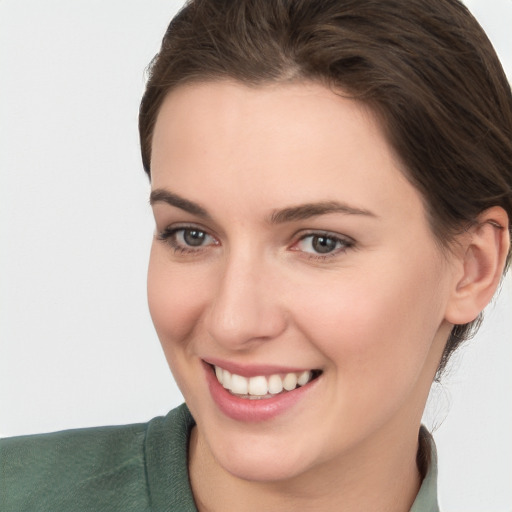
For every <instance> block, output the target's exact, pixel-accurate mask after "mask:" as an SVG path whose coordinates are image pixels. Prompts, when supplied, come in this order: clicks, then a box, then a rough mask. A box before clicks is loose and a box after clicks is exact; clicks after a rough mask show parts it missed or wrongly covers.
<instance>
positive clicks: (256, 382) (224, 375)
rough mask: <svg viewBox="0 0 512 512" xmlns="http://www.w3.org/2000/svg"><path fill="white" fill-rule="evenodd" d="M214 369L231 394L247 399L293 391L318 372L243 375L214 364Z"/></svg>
mask: <svg viewBox="0 0 512 512" xmlns="http://www.w3.org/2000/svg"><path fill="white" fill-rule="evenodd" d="M214 369H215V375H216V377H217V380H218V381H219V384H221V385H222V386H223V387H224V388H225V389H226V390H227V391H229V392H230V393H231V394H232V395H235V396H238V397H240V398H245V399H249V400H259V399H268V398H272V397H273V396H275V395H278V394H281V393H286V392H288V391H293V390H294V389H296V388H297V387H301V386H305V385H306V384H307V383H308V382H310V381H311V380H313V378H315V377H316V376H318V374H319V371H318V370H304V371H302V372H290V373H286V374H279V373H276V374H272V375H267V376H265V375H256V376H254V377H243V376H242V375H237V374H236V373H231V372H229V371H228V370H226V369H224V368H221V367H220V366H214Z"/></svg>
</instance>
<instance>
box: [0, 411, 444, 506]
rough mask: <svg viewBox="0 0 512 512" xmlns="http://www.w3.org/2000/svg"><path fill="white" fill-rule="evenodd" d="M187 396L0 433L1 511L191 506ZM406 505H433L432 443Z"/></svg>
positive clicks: (434, 465) (433, 472) (189, 428)
mask: <svg viewBox="0 0 512 512" xmlns="http://www.w3.org/2000/svg"><path fill="white" fill-rule="evenodd" d="M193 425H194V420H193V418H192V416H191V415H190V412H189V411H188V409H187V407H186V405H185V404H183V405H181V406H180V407H177V408H176V409H174V410H172V411H171V412H170V413H169V414H168V415H167V416H165V417H158V418H154V419H152V420H151V421H150V422H148V423H140V424H135V425H125V426H119V427H99V428H88V429H78V430H68V431H64V432H56V433H54V434H41V435H33V436H21V437H13V438H7V439H3V440H1V442H0V464H1V472H0V511H1V512H24V511H26V512H29V511H30V512H42V511H48V512H50V511H51V512H61V511H62V512H70V511H76V512H85V511H91V512H92V511H94V512H114V511H115V512H118V511H119V512H121V511H122V512H132V511H133V512H135V511H137V512H143V511H155V512H165V511H173V512H176V511H178V512H197V510H196V507H195V504H194V498H193V496H192V491H191V489H190V483H189V479H188V469H187V447H188V439H189V436H190V431H191V429H192V427H193ZM432 448H433V457H432V461H431V464H430V468H429V471H428V473H427V475H426V477H425V479H424V481H423V485H422V486H421V489H420V491H419V493H418V496H417V498H416V501H415V502H414V505H413V507H412V509H411V512H438V510H439V508H438V506H437V495H436V476H437V466H436V464H437V463H436V459H435V448H434V447H432Z"/></svg>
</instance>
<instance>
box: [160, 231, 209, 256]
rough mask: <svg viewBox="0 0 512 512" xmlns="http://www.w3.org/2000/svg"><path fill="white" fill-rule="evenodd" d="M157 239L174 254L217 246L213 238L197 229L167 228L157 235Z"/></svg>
mask: <svg viewBox="0 0 512 512" xmlns="http://www.w3.org/2000/svg"><path fill="white" fill-rule="evenodd" d="M158 239H159V240H162V241H164V242H166V243H167V244H169V245H170V246H171V247H172V248H173V249H174V250H175V251H176V252H185V253H186V252H197V251H198V250H200V249H202V248H205V247H207V246H210V245H218V242H217V241H216V240H215V238H214V237H213V236H211V235H209V234H208V233H207V232H206V231H204V230H202V229H199V228H197V227H193V226H191V227H175V228H172V227H169V228H165V229H164V230H163V231H162V232H161V233H159V234H158Z"/></svg>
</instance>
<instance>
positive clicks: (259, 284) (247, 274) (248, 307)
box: [207, 244, 286, 349]
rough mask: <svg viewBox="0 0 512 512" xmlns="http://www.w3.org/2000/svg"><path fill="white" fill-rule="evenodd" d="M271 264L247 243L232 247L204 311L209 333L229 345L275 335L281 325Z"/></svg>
mask: <svg viewBox="0 0 512 512" xmlns="http://www.w3.org/2000/svg"><path fill="white" fill-rule="evenodd" d="M271 267H272V265H271V262H269V261H267V260H266V259H265V258H264V257H263V255H262V254H261V253H260V252H259V251H257V250H256V249H255V248H254V247H251V246H250V244H245V245H243V246H242V247H238V248H233V249H232V250H230V251H229V254H227V255H226V258H225V261H224V266H223V269H222V272H220V273H219V276H218V281H217V288H216V291H215V296H214V297H213V298H212V302H211V304H210V308H209V311H208V315H207V327H208V330H209V332H210V335H211V336H212V337H213V338H214V339H215V340H216V341H217V342H218V343H219V344H222V345H225V346H226V347H227V348H230V349H243V348H245V347H246V346H247V343H248V342H251V341H252V342H254V341H264V340H269V339H271V338H273V337H276V336H277V335H279V334H280V332H282V331H283V330H284V328H285V324H286V320H285V315H284V311H282V308H280V307H279V304H278V303H279V300H278V298H279V295H278V293H279V291H278V290H277V289H275V286H271V283H272V282H273V281H274V284H275V280H273V279H272V269H271Z"/></svg>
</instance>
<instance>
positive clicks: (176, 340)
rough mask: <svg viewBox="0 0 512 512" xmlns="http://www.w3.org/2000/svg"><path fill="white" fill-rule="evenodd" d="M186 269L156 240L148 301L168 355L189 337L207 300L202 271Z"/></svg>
mask: <svg viewBox="0 0 512 512" xmlns="http://www.w3.org/2000/svg"><path fill="white" fill-rule="evenodd" d="M184 270H185V269H184V268H183V267H180V265H172V264H170V262H169V259H168V256H167V255H166V251H165V250H163V249H162V248H160V247H159V246H158V243H157V242H154V244H153V247H152V249H151V256H150V260H149V268H148V304H149V311H150V313H151V318H152V320H153V324H154V326H155V329H156V332H157V334H158V337H159V338H160V342H161V343H162V347H163V349H164V351H165V353H166V356H168V352H169V351H172V350H173V348H175V346H177V345H179V344H183V343H185V342H186V340H187V339H189V338H190V336H191V335H192V332H193V330H194V329H195V327H196V325H197V319H198V318H199V316H200V313H201V310H202V304H204V302H205V300H206V299H205V297H204V294H205V291H206V287H205V281H204V279H203V276H202V275H201V272H200V271H198V272H190V271H187V272H185V271H184ZM168 358H169V357H168Z"/></svg>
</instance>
